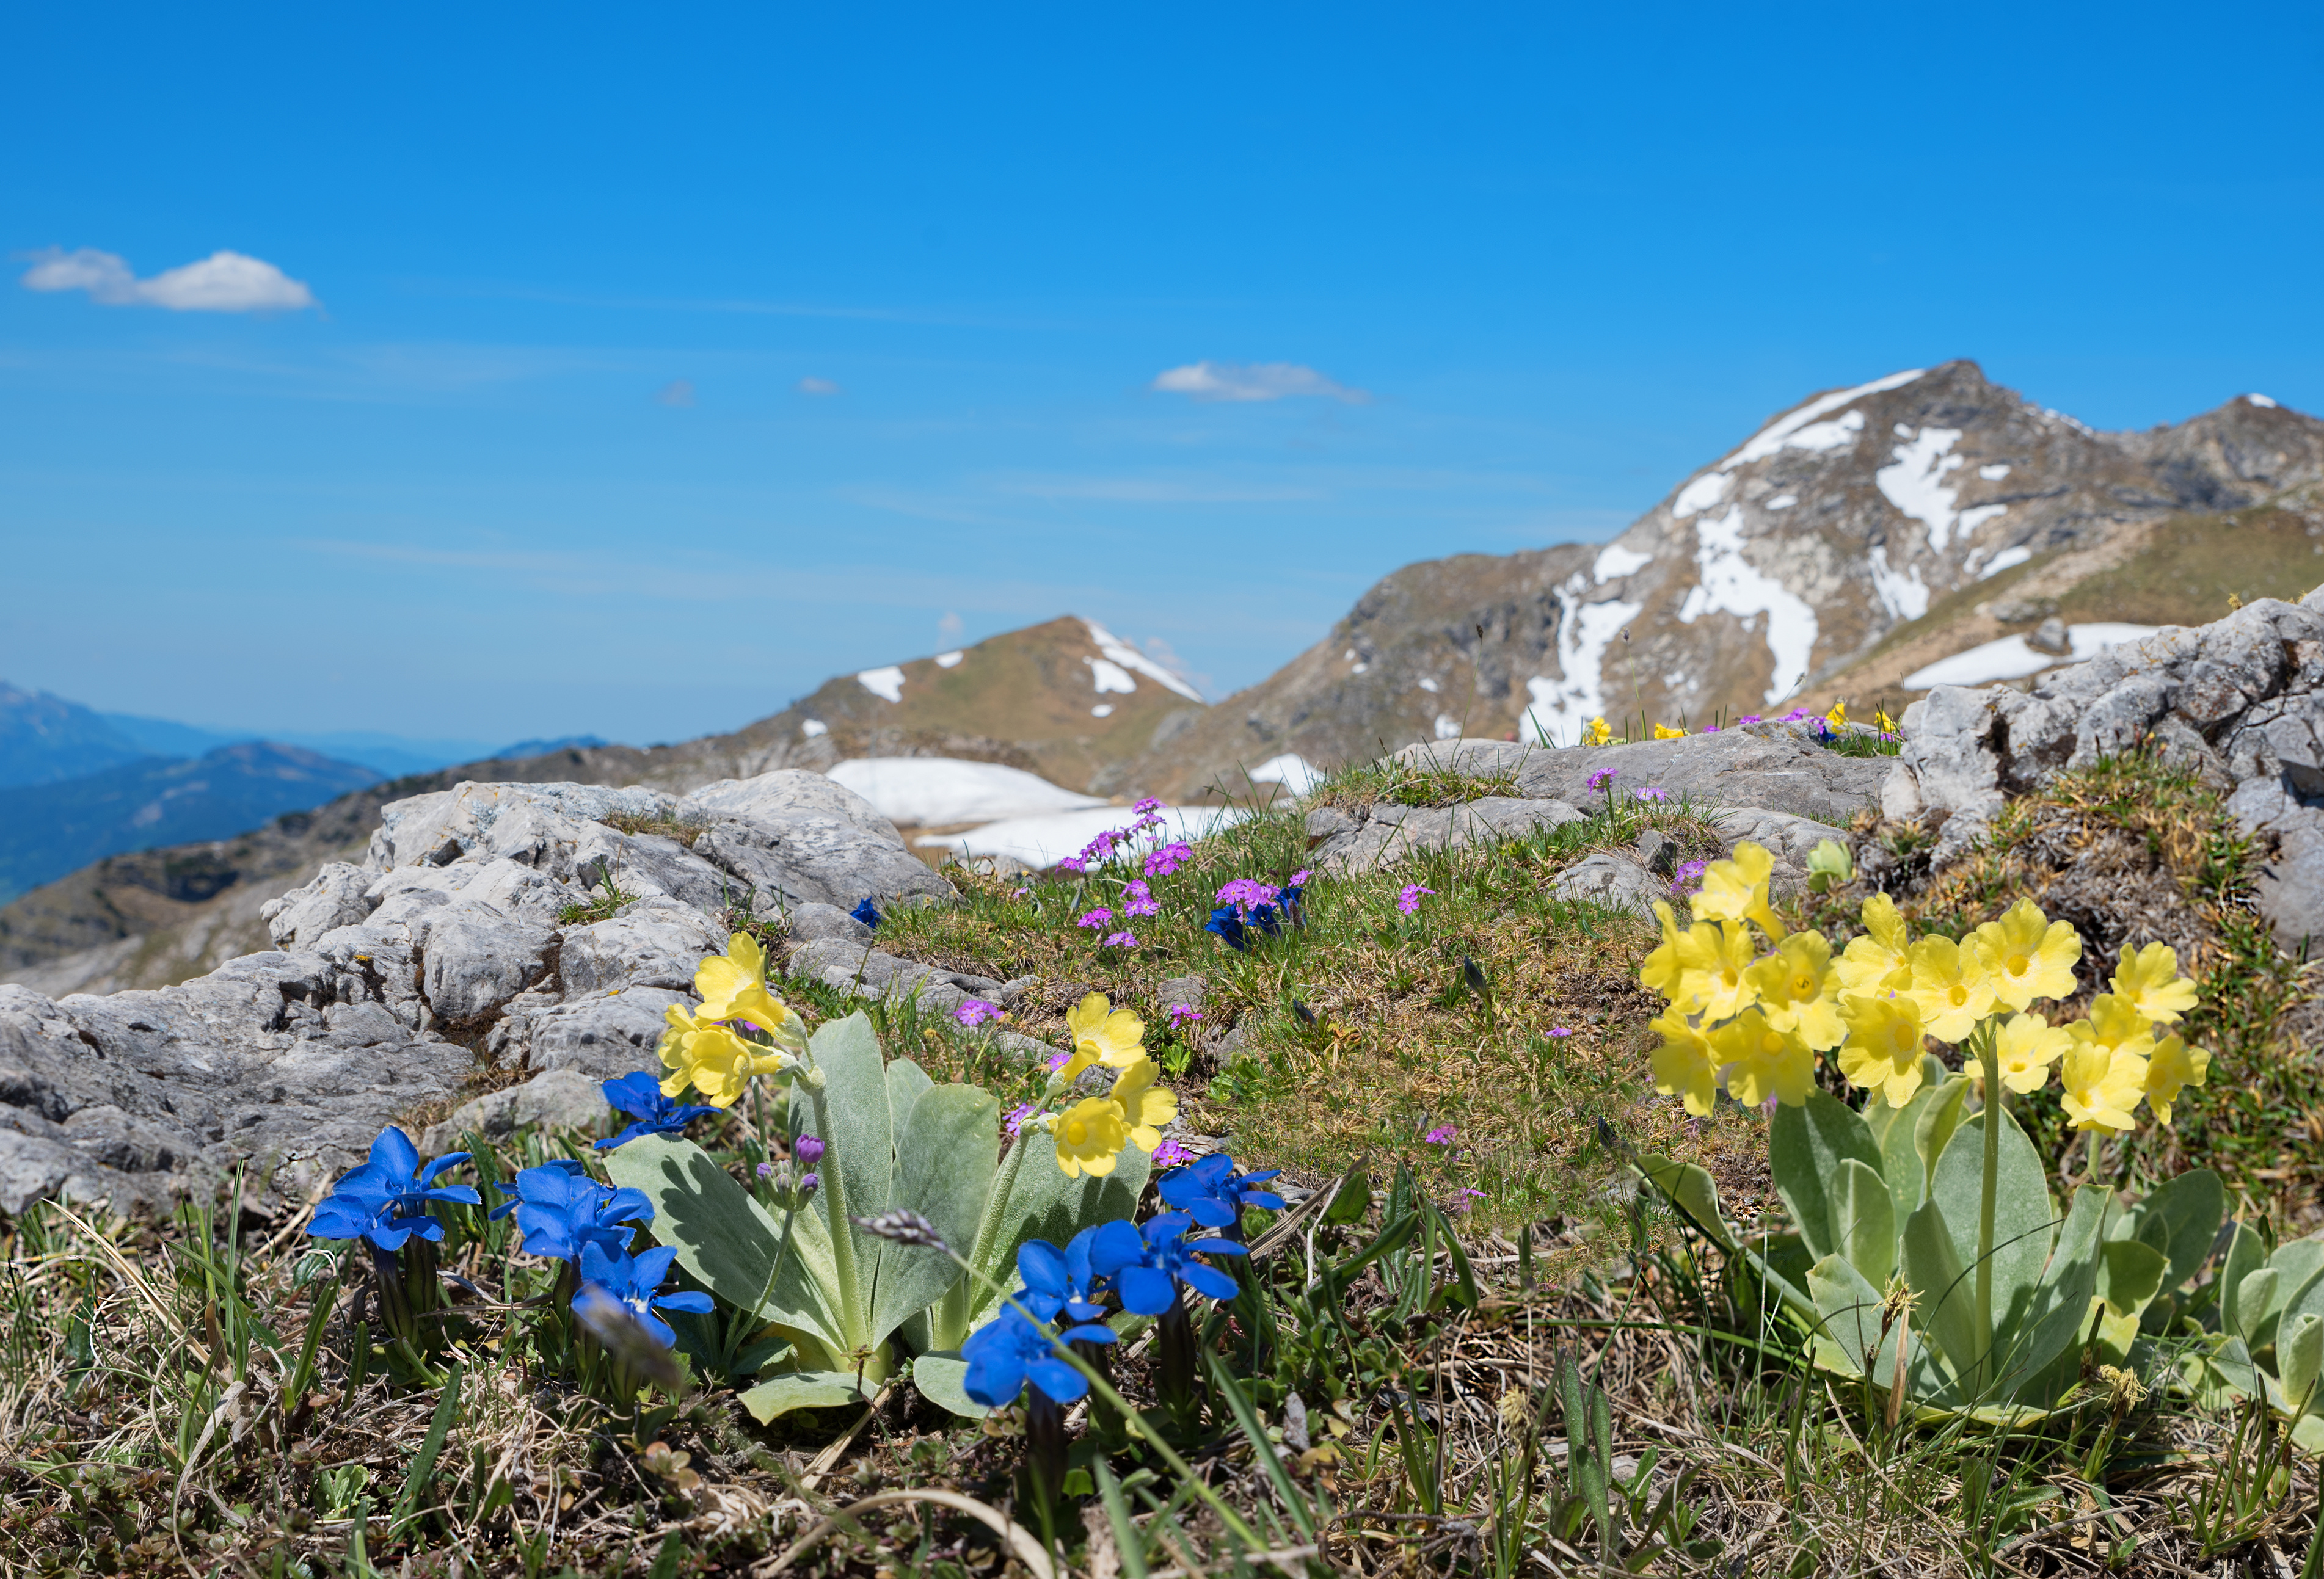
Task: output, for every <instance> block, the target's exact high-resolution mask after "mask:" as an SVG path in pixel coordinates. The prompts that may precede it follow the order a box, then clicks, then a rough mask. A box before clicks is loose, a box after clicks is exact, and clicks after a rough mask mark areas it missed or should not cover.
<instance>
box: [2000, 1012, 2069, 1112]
mask: <svg viewBox="0 0 2324 1579" xmlns="http://www.w3.org/2000/svg"><path fill="white" fill-rule="evenodd" d="M2073 1045H2074V1039H2073V1038H2072V1037H2071V1036H2070V1035H2069V1034H2067V1033H2066V1031H2065V1029H2064V1028H2063V1027H2062V1026H2057V1025H2052V1024H2050V1022H2049V1021H2047V1020H2044V1019H2043V1017H2042V1016H2041V1015H2039V1014H2012V1015H2011V1016H2010V1017H2009V1018H2008V1019H2007V1020H2006V1021H2004V1022H2003V1023H2002V1026H2001V1030H2000V1033H1999V1034H1998V1035H1997V1036H1996V1037H1995V1039H1994V1049H1993V1051H1994V1060H1995V1062H1997V1064H1998V1065H1999V1066H2000V1069H2001V1083H2002V1084H2003V1085H2005V1086H2006V1087H2008V1088H2010V1089H2011V1090H2013V1091H2015V1092H2016V1093H2017V1094H2018V1095H2019V1096H2021V1097H2022V1096H2024V1094H2025V1093H2026V1092H2028V1091H2038V1090H2040V1089H2041V1088H2043V1087H2044V1086H2046V1085H2048V1084H2049V1083H2050V1066H2051V1065H2052V1064H2053V1063H2055V1062H2056V1061H2057V1060H2059V1059H2060V1058H2062V1057H2063V1056H2064V1055H2065V1054H2066V1052H2067V1051H2069V1050H2070V1049H2071V1048H2072V1047H2073Z"/></svg>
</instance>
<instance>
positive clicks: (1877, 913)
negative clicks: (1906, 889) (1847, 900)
mask: <svg viewBox="0 0 2324 1579" xmlns="http://www.w3.org/2000/svg"><path fill="white" fill-rule="evenodd" d="M1863 914H1864V932H1863V934H1862V935H1861V936H1859V937H1853V938H1850V939H1849V940H1848V948H1847V950H1846V951H1844V952H1843V953H1842V954H1841V955H1840V961H1839V963H1838V964H1837V965H1835V966H1834V967H1833V969H1835V970H1836V971H1838V973H1839V975H1840V991H1841V992H1843V993H1851V992H1860V993H1878V992H1881V991H1884V990H1886V989H1887V988H1890V987H1903V986H1904V985H1905V983H1906V982H1908V981H1910V980H1911V979H1912V971H1913V961H1912V959H1911V957H1910V956H1909V955H1907V954H1906V952H1905V950H1907V949H1909V948H1910V947H1911V946H1912V943H1911V941H1910V940H1909V939H1907V938H1906V937H1905V935H1904V917H1903V916H1902V915H1900V914H1898V913H1897V911H1896V902H1895V900H1894V899H1891V898H1889V897H1888V895H1886V894H1875V895H1872V896H1871V897H1870V898H1868V899H1867V900H1866V901H1865V902H1864V912H1863Z"/></svg>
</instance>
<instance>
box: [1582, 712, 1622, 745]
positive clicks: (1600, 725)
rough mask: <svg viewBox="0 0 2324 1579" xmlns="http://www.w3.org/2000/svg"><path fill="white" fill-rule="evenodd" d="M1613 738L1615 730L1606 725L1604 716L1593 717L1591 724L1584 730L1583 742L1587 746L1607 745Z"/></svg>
mask: <svg viewBox="0 0 2324 1579" xmlns="http://www.w3.org/2000/svg"><path fill="white" fill-rule="evenodd" d="M1612 739H1614V731H1613V730H1609V729H1608V728H1607V727H1606V721H1605V720H1604V719H1602V718H1593V719H1591V721H1590V723H1589V726H1588V727H1587V728H1585V729H1584V730H1582V744H1583V745H1585V746H1603V745H1607V744H1609V742H1611V741H1612Z"/></svg>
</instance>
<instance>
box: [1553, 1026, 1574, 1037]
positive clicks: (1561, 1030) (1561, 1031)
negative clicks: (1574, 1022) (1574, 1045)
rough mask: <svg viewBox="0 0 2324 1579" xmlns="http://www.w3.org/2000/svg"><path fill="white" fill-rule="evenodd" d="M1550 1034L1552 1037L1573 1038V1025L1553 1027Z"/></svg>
mask: <svg viewBox="0 0 2324 1579" xmlns="http://www.w3.org/2000/svg"><path fill="white" fill-rule="evenodd" d="M1549 1033H1550V1034H1551V1035H1552V1036H1571V1035H1572V1034H1573V1027H1572V1026H1571V1025H1552V1026H1551V1027H1550V1028H1549Z"/></svg>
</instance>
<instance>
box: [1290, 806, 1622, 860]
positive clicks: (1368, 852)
mask: <svg viewBox="0 0 2324 1579" xmlns="http://www.w3.org/2000/svg"><path fill="white" fill-rule="evenodd" d="M1581 818H1582V813H1581V812H1578V811H1576V810H1575V809H1574V808H1573V807H1572V806H1571V805H1569V804H1568V803H1565V802H1563V801H1555V800H1520V799H1517V798H1515V797H1512V796H1508V795H1488V796H1485V797H1483V798H1482V799H1480V800H1474V801H1468V802H1464V803H1462V804H1459V805H1454V806H1399V805H1397V804H1395V803H1392V802H1388V801H1376V802H1374V803H1372V804H1370V805H1369V806H1366V807H1364V808H1362V810H1361V811H1360V812H1344V811H1341V810H1338V809H1337V808H1330V807H1326V808H1319V809H1318V810H1317V811H1315V812H1310V813H1308V818H1307V837H1308V842H1309V846H1310V848H1311V849H1312V850H1313V851H1314V861H1315V865H1316V867H1317V868H1319V869H1320V870H1323V871H1325V872H1330V873H1333V874H1334V875H1335V876H1347V875H1349V874H1351V873H1355V872H1368V871H1370V870H1372V869H1374V868H1378V867H1383V866H1387V865H1388V864H1390V863H1391V862H1394V861H1397V860H1399V859H1401V858H1404V857H1405V856H1407V855H1410V854H1412V853H1414V852H1415V851H1417V850H1436V849H1461V848H1462V847H1463V846H1466V845H1471V844H1487V843H1490V842H1492V841H1493V840H1499V839H1510V838H1515V837H1517V836H1518V835H1520V834H1524V833H1528V832H1530V831H1533V830H1535V829H1536V828H1554V827H1556V826H1558V825H1559V824H1560V823H1563V822H1579V821H1580V820H1581Z"/></svg>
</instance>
